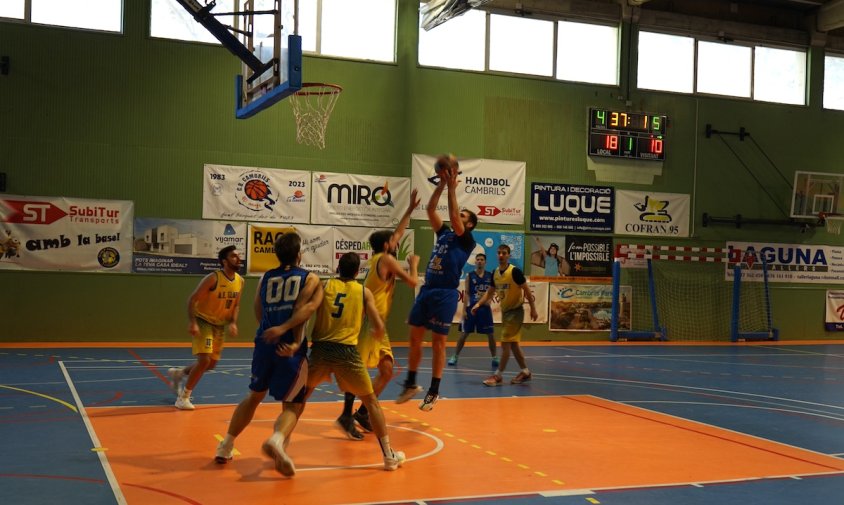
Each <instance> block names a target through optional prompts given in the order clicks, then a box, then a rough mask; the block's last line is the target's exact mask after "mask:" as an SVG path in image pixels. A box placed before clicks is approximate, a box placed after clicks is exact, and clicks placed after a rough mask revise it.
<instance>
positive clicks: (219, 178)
mask: <svg viewBox="0 0 844 505" xmlns="http://www.w3.org/2000/svg"><path fill="white" fill-rule="evenodd" d="M310 198H311V173H310V172H304V171H300V170H281V169H273V168H256V167H232V166H226V165H205V167H204V169H203V179H202V217H203V219H219V220H224V221H228V220H231V221H268V222H276V223H308V222H310V209H311V207H310Z"/></svg>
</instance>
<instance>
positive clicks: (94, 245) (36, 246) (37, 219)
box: [0, 195, 134, 272]
mask: <svg viewBox="0 0 844 505" xmlns="http://www.w3.org/2000/svg"><path fill="white" fill-rule="evenodd" d="M133 212H134V203H133V202H130V201H123V200H90V199H83V198H65V197H55V196H15V195H3V196H2V197H0V222H2V227H3V230H2V232H0V269H13V270H68V271H76V272H129V271H130V270H131V268H132V219H133Z"/></svg>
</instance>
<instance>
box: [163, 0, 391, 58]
mask: <svg viewBox="0 0 844 505" xmlns="http://www.w3.org/2000/svg"><path fill="white" fill-rule="evenodd" d="M203 1H204V0H203ZM243 3H244V2H243V0H217V5H216V7H215V8H214V9H213V10H212V11H211V12H212V13H213V12H217V13H223V12H232V11H236V10H240V9H243ZM272 4H273V2H272V0H256V2H255V3H254V7H253V8H254V9H255V10H266V9H271V8H272ZM281 9H282V13H281V17H282V27H283V28H282V32H283V33H284V34H290V33H294V20H293V14H294V13H293V2H292V1H285V2H282V3H281ZM150 18H151V19H150V35H151V36H152V37H160V38H168V39H176V40H187V41H193V42H207V43H211V44H219V42H218V41H217V39H216V38H215V37H214V36H213V35H211V33H210V32H208V30H206V29H205V28H204V27H203V26H202V25H201V24H199V23H197V22H196V21H195V20H194V19H193V17H192V16H191V15H190V14H189V13H188V12H187V11H186V10H185V8H184V7H182V6H181V5H179V3H178V2H176V0H152V10H151V13H150ZM217 20H218V21H220V22H221V23H223V24H224V25H228V26H235V27H239V24H241V20H240V18H239V17H236V16H217ZM272 23H273V19H272V16H271V15H256V16H255V17H254V27H255V34H256V35H255V37H256V38H255V43H256V44H257V43H258V41H260V40H261V39H262V37H261V34H262V33H269V32H270V30H272ZM361 27H366V29H361ZM296 29H297V31H298V34H299V35H301V36H302V51H304V52H305V53H310V54H317V55H325V56H337V57H340V58H349V59H356V60H369V61H383V62H390V63H394V62H395V61H396V0H367V4H366V6H362V5H361V4H360V3H358V2H351V1H349V0H299V23H298V26H297V27H296ZM284 43H285V42H282V44H284Z"/></svg>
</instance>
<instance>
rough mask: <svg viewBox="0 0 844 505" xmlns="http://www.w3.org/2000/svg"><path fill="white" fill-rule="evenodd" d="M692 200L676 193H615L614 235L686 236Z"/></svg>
mask: <svg viewBox="0 0 844 505" xmlns="http://www.w3.org/2000/svg"><path fill="white" fill-rule="evenodd" d="M690 208H691V197H690V196H689V195H686V194H677V193H651V192H645V191H625V190H618V191H616V192H615V233H616V234H617V235H646V236H648V237H688V236H689V218H690V210H689V209H690Z"/></svg>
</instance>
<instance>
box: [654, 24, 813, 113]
mask: <svg viewBox="0 0 844 505" xmlns="http://www.w3.org/2000/svg"><path fill="white" fill-rule="evenodd" d="M695 44H697V45H695ZM695 47H696V48H697V51H695ZM637 56H638V68H637V78H638V87H639V88H641V89H651V90H657V91H673V92H677V93H703V94H710V95H723V96H734V97H739V98H751V99H753V100H758V101H764V102H774V103H784V104H790V105H806V64H807V58H808V54H807V52H806V50H802V49H783V48H774V47H768V46H760V45H756V46H750V45H741V44H735V43H722V42H710V41H703V40H697V41H696V40H695V38H694V37H685V36H679V35H669V34H664V33H653V32H646V31H640V32H639V48H638V55H637Z"/></svg>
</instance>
